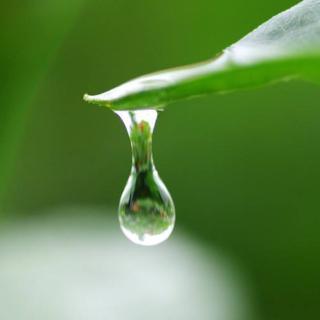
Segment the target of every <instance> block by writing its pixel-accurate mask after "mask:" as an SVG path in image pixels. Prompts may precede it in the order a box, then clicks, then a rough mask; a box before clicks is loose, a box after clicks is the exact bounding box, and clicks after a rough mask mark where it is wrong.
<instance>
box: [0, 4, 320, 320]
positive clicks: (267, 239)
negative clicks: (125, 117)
mask: <svg viewBox="0 0 320 320" xmlns="http://www.w3.org/2000/svg"><path fill="white" fill-rule="evenodd" d="M295 3H296V1H292V0H282V1H276V0H270V1H267V2H261V1H253V0H242V1H238V0H236V1H232V3H228V2H226V1H220V0H210V1H209V0H198V1H189V2H186V1H182V0H175V1H168V0H162V1H147V0H136V1H129V0H105V1H101V0H91V1H86V0H72V1H67V2H65V1H62V0H57V1H55V2H50V1H43V2H41V1H36V0H32V1H31V0H29V1H23V2H21V1H16V0H13V1H10V2H6V3H3V9H2V19H1V20H0V25H1V31H0V34H1V38H2V43H1V53H0V57H1V60H0V61H1V64H2V65H1V80H2V81H1V83H2V85H1V87H0V94H1V100H2V103H1V110H0V117H1V126H0V148H1V149H0V165H1V166H0V177H1V181H0V182H1V185H0V191H1V192H0V196H1V217H2V221H4V222H5V221H12V220H14V221H25V219H29V218H31V217H32V219H37V217H40V216H42V215H44V214H45V213H43V212H46V210H47V209H48V208H51V207H58V206H74V205H76V206H78V207H97V206H99V207H104V206H108V207H111V208H115V207H116V206H117V205H118V201H119V197H120V194H121V192H122V189H123V187H124V185H125V182H126V179H127V176H128V173H129V169H130V161H131V155H130V148H129V141H128V137H127V134H126V132H125V130H124V127H123V125H122V123H121V122H120V120H119V119H118V118H117V117H116V116H115V115H114V114H112V112H111V111H109V110H107V109H103V108H99V107H95V106H91V105H87V104H86V103H84V102H83V101H82V95H83V93H85V92H88V93H92V94H94V93H99V92H103V91H105V90H107V89H110V88H112V87H114V86H116V85H118V84H120V83H122V82H124V81H126V80H128V79H131V78H133V77H135V76H138V75H141V74H145V73H148V72H152V71H155V70H159V69H164V68H168V67H172V66H176V65H182V64H188V63H192V62H196V61H201V60H205V59H207V58H210V57H212V56H213V55H214V54H216V53H217V52H219V51H220V50H221V49H223V48H225V47H226V46H228V45H230V44H232V43H233V42H234V41H236V40H238V39H239V38H241V37H242V36H244V35H245V34H246V33H248V32H249V31H251V30H252V29H253V28H255V27H256V26H258V25H259V24H260V23H262V22H264V21H265V20H267V19H269V18H270V17H271V16H273V15H274V14H276V13H278V12H280V11H282V10H284V9H286V8H288V7H290V6H292V5H293V4H295ZM319 100H320V90H319V87H316V86H315V85H312V84H306V83H283V84H278V85H274V86H272V87H267V88H262V89H257V90H254V91H245V92H239V93H233V94H229V95H213V96H210V97H206V98H202V99H198V100H197V99H196V100H191V101H186V102H179V103H176V104H175V105H172V106H171V107H170V108H167V109H166V111H165V112H163V113H161V114H160V116H159V119H158V123H157V125H156V130H155V134H154V157H155V163H156V166H157V168H158V171H159V173H160V175H161V177H162V178H163V180H164V181H165V183H166V185H167V186H168V188H169V190H170V192H171V194H172V196H173V199H174V201H175V205H176V211H177V224H176V230H178V231H179V229H183V230H185V232H187V233H188V234H189V235H190V236H191V237H193V238H194V239H197V241H199V242H200V243H202V245H203V246H204V247H206V248H207V249H206V250H208V251H210V250H211V249H210V248H213V247H214V248H218V249H219V250H220V251H222V252H224V253H225V254H226V255H228V256H230V257H232V259H235V261H237V262H238V263H239V265H241V268H242V270H244V273H245V274H246V276H247V277H248V279H250V286H251V291H252V295H253V297H254V301H255V303H254V308H255V309H256V310H258V311H257V314H259V316H257V317H259V318H260V319H301V318H303V319H308V318H313V319H314V318H317V317H318V316H319V297H320V275H319V268H320V255H319V249H320V233H319V225H320V218H319V209H320V203H319V181H320V169H319V161H320V148H319V141H320V126H319V121H320V120H319V119H320V108H319ZM108 212H110V215H111V214H112V217H110V218H111V219H116V210H109V211H108ZM51 214H53V213H51ZM106 214H107V211H106ZM79 215H80V213H79ZM75 219H76V218H75ZM4 222H3V225H4V226H5V223H4ZM3 228H5V227H3ZM119 232H120V231H119ZM168 245H170V240H169V244H168ZM0 290H1V288H0ZM14 320H15V319H14Z"/></svg>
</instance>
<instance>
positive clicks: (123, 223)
mask: <svg viewBox="0 0 320 320" xmlns="http://www.w3.org/2000/svg"><path fill="white" fill-rule="evenodd" d="M116 114H118V115H119V117H120V118H121V119H122V121H123V123H124V124H125V126H126V128H127V131H128V134H129V138H130V142H131V148H132V168H131V173H130V176H129V179H128V182H127V184H126V186H125V188H124V190H123V193H122V196H121V199H120V204H119V221H120V227H121V229H122V231H123V233H124V234H125V235H126V237H127V238H128V239H130V240H131V241H133V242H134V243H137V244H140V245H145V246H151V245H156V244H159V243H161V242H163V241H165V240H166V239H167V238H168V237H169V236H170V234H171V232H172V230H173V228H174V222H175V208H174V204H173V201H172V198H171V196H170V194H169V191H168V190H167V188H166V186H165V185H164V183H163V182H162V180H161V179H160V177H159V175H158V172H157V170H156V168H155V166H154V163H153V157H152V132H153V129H154V126H155V122H156V119H157V111H156V110H151V109H146V110H136V111H116Z"/></svg>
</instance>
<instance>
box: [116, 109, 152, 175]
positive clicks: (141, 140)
mask: <svg viewBox="0 0 320 320" xmlns="http://www.w3.org/2000/svg"><path fill="white" fill-rule="evenodd" d="M116 113H117V114H118V116H119V117H120V118H121V119H122V121H123V123H124V125H125V127H126V129H127V132H128V135H129V138H130V142H131V148H132V169H131V170H132V172H133V173H140V172H143V171H148V170H152V169H154V164H153V156H152V133H153V129H154V126H155V122H156V119H157V111H156V110H150V109H147V110H137V111H117V112H116Z"/></svg>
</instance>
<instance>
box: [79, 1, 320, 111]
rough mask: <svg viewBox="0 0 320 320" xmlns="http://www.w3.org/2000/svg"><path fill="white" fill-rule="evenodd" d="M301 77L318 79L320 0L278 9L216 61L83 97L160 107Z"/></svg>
mask: <svg viewBox="0 0 320 320" xmlns="http://www.w3.org/2000/svg"><path fill="white" fill-rule="evenodd" d="M297 78H299V79H304V80H310V81H315V82H320V0H304V1H302V2H300V3H299V4H297V5H296V6H294V7H292V8H291V9H289V10H287V11H284V12H282V13H280V14H278V15H277V16H275V17H273V18H272V19H270V20H269V21H267V22H266V23H264V24H262V25H261V26H260V27H258V28H257V29H255V30H254V31H253V32H251V33H249V34H248V35H247V36H245V37H244V38H242V39H241V40H240V41H238V42H236V43H235V44H233V45H231V46H230V47H228V48H227V49H225V50H224V51H223V52H222V53H221V54H219V55H218V56H217V57H215V58H214V59H212V60H209V61H206V62H202V63H199V64H194V65H189V66H184V67H180V68H175V69H169V70H165V71H160V72H157V73H153V74H149V75H145V76H142V77H139V78H136V79H134V80H131V81H129V82H126V83H124V84H122V85H120V86H118V87H116V88H114V89H112V90H110V91H107V92H105V93H102V94H99V95H95V96H89V95H87V94H86V95H84V100H86V101H88V102H91V103H95V104H98V105H101V106H105V107H110V108H112V109H115V110H129V109H141V108H150V107H153V108H157V107H163V106H164V105H167V104H168V103H170V102H173V101H177V100H180V99H186V98H191V97H196V96H201V95H206V94H209V93H213V92H228V91H234V90H238V89H244V88H253V87H257V86H262V85H266V84H269V83H272V82H276V81H281V80H291V79H297Z"/></svg>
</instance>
